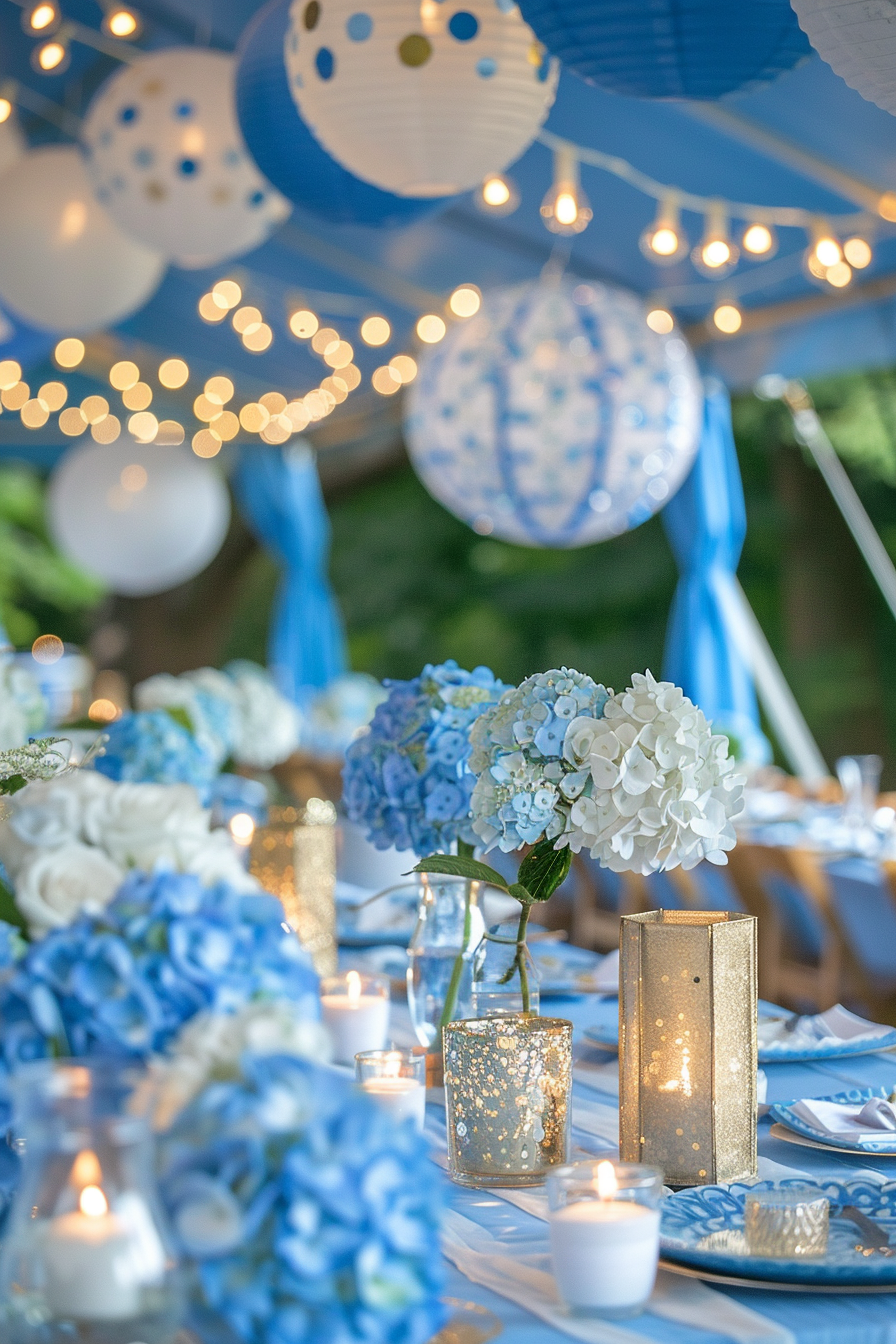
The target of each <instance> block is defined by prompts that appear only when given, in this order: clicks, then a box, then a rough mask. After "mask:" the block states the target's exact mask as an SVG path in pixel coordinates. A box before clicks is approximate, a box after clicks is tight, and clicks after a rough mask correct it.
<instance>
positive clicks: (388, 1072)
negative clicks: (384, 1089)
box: [383, 1050, 401, 1078]
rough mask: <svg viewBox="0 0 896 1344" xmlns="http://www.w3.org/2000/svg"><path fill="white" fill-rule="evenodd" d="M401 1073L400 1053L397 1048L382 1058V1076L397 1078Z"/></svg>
mask: <svg viewBox="0 0 896 1344" xmlns="http://www.w3.org/2000/svg"><path fill="white" fill-rule="evenodd" d="M400 1073H401V1055H400V1054H399V1053H398V1051H397V1050H395V1051H392V1052H391V1053H390V1054H388V1055H387V1056H386V1058H385V1059H384V1060H383V1077H384V1078H397V1077H398V1076H399V1074H400Z"/></svg>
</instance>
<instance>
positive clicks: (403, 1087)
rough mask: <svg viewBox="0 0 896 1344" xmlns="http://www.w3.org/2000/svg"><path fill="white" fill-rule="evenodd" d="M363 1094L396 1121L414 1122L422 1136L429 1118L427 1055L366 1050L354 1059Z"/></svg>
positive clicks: (401, 1051) (410, 1051)
mask: <svg viewBox="0 0 896 1344" xmlns="http://www.w3.org/2000/svg"><path fill="white" fill-rule="evenodd" d="M355 1076H356V1078H357V1080H358V1082H359V1083H360V1085H361V1090H362V1091H363V1092H366V1093H367V1094H368V1096H370V1097H373V1099H374V1101H376V1102H377V1104H378V1105H379V1106H381V1107H382V1108H383V1109H384V1110H386V1111H388V1112H389V1114H390V1115H391V1117H392V1119H393V1120H399V1121H401V1120H412V1121H413V1122H414V1127H415V1128H416V1129H417V1131H418V1132H422V1130H423V1123H424V1120H425V1117H426V1055H425V1054H424V1052H423V1051H422V1050H421V1051H414V1050H365V1051H363V1052H362V1053H359V1054H357V1055H356V1056H355Z"/></svg>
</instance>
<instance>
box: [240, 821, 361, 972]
mask: <svg viewBox="0 0 896 1344" xmlns="http://www.w3.org/2000/svg"><path fill="white" fill-rule="evenodd" d="M234 838H235V839H236V838H237V837H234ZM248 840H249V846H250V849H249V871H250V872H251V873H252V875H253V877H257V878H258V880H259V882H260V883H261V885H262V886H263V887H264V889H265V891H270V892H273V894H274V895H275V896H278V897H279V898H280V900H281V901H282V903H283V909H284V911H285V913H286V919H287V922H288V923H289V926H290V928H292V929H294V930H295V932H296V934H297V935H298V937H299V940H300V941H301V943H302V946H303V947H305V948H306V949H307V951H308V952H309V954H310V956H311V959H312V961H313V962H314V969H315V970H316V971H317V973H318V975H332V974H333V973H334V972H335V970H336V905H335V900H334V892H335V887H336V809H335V807H334V806H333V804H332V803H331V802H328V801H327V800H326V799H323V798H309V799H308V802H307V803H306V804H305V806H304V807H303V808H300V807H271V808H269V809H268V824H267V825H266V826H257V827H255V828H254V829H253V831H252V832H251V834H250V835H249V837H248Z"/></svg>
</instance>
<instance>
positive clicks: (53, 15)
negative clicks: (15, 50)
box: [22, 0, 59, 35]
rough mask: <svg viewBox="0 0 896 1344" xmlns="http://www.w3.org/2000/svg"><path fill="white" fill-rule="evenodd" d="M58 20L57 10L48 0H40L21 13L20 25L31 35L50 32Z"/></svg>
mask: <svg viewBox="0 0 896 1344" xmlns="http://www.w3.org/2000/svg"><path fill="white" fill-rule="evenodd" d="M58 22H59V10H58V9H57V7H56V6H55V5H53V4H50V3H48V0H42V3H40V4H37V5H34V6H33V7H32V8H31V9H28V10H26V11H25V13H24V14H23V15H22V27H23V28H24V29H25V32H26V33H31V34H32V35H37V34H38V33H48V32H51V31H52V29H53V28H54V27H55V26H56V24H58Z"/></svg>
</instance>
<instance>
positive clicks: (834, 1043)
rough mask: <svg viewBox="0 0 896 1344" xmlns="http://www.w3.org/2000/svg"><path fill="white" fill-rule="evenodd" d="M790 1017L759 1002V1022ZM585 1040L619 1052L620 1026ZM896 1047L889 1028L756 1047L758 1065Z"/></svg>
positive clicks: (602, 1028)
mask: <svg viewBox="0 0 896 1344" xmlns="http://www.w3.org/2000/svg"><path fill="white" fill-rule="evenodd" d="M787 1017H790V1013H788V1011H787V1009H786V1008H779V1007H778V1006H777V1005H776V1004H774V1003H767V1002H766V1001H765V1000H764V999H760V1000H759V1020H760V1021H762V1020H763V1019H765V1020H766V1021H768V1020H769V1019H771V1018H787ZM583 1034H584V1036H585V1039H586V1041H589V1042H590V1043H591V1044H592V1045H599V1046H600V1047H601V1048H602V1049H604V1050H618V1049H619V1023H618V1022H607V1023H606V1024H604V1023H601V1024H600V1025H599V1026H595V1027H586V1028H585V1031H584V1033H583ZM894 1046H896V1027H891V1028H889V1029H888V1030H886V1031H885V1032H882V1034H881V1035H880V1036H876V1037H875V1038H874V1039H873V1040H868V1039H867V1038H866V1039H864V1040H851V1041H844V1040H841V1039H840V1038H839V1037H835V1036H831V1037H828V1038H826V1039H825V1040H821V1041H813V1042H811V1043H808V1044H807V1043H806V1042H805V1041H798V1040H788V1038H787V1037H786V1036H785V1037H783V1038H782V1039H780V1040H776V1041H770V1042H768V1043H767V1044H766V1045H760V1047H759V1063H760V1064H806V1063H809V1062H810V1061H811V1060H813V1059H847V1058H851V1057H852V1056H854V1055H875V1054H877V1052H878V1051H879V1050H892V1049H893V1047H894Z"/></svg>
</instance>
